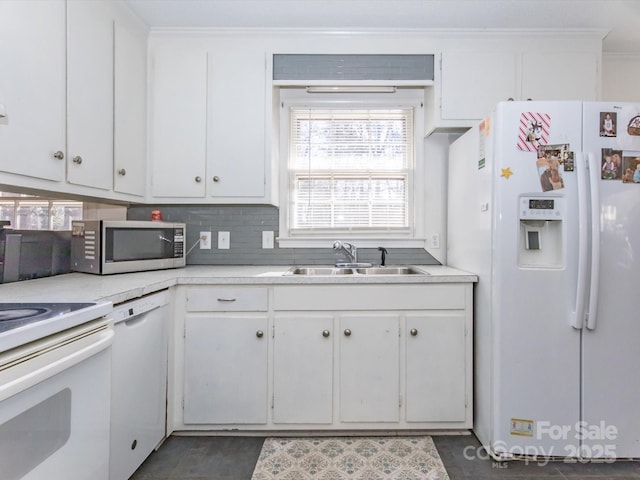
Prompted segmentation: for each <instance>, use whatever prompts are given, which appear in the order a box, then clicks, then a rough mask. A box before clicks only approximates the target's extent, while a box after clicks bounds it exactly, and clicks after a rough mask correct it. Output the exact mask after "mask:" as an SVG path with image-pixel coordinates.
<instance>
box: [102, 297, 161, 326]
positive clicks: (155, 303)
mask: <svg viewBox="0 0 640 480" xmlns="http://www.w3.org/2000/svg"><path fill="white" fill-rule="evenodd" d="M168 303H169V292H168V291H167V290H163V291H161V292H157V293H152V294H150V295H146V296H144V297H141V298H138V299H135V300H130V301H128V302H124V303H121V304H119V305H115V306H114V307H113V312H112V314H111V317H112V318H113V323H114V324H116V323H120V322H125V321H127V320H129V319H131V318H133V317H137V316H139V315H142V314H143V313H146V312H150V311H151V310H154V309H156V308H158V307H162V306H164V305H166V304H168Z"/></svg>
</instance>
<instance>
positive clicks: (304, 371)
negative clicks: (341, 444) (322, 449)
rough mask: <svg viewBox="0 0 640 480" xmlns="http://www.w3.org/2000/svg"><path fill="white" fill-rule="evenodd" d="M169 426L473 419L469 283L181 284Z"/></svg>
mask: <svg viewBox="0 0 640 480" xmlns="http://www.w3.org/2000/svg"><path fill="white" fill-rule="evenodd" d="M185 307H186V311H187V313H186V316H185V320H184V323H185V324H184V345H183V348H184V358H183V361H184V368H183V370H184V372H183V374H184V381H183V382H182V385H183V388H184V391H183V392H178V393H179V394H180V393H182V398H181V399H180V397H177V402H179V401H180V400H182V401H183V405H184V407H183V422H182V425H177V428H176V430H181V429H184V430H246V431H252V430H254V431H258V430H262V431H265V430H279V431H281V430H285V431H286V430H336V431H337V430H342V431H349V430H410V429H414V430H415V429H468V428H471V426H472V401H471V400H472V371H473V370H472V336H473V333H472V311H473V306H472V284H471V283H468V284H465V283H450V284H436V283H431V284H424V285H422V284H412V285H408V284H407V285H403V284H395V285H383V284H375V285H344V284H342V285H330V284H329V285H328V284H324V285H309V284H304V285H299V286H295V285H270V286H259V287H258V286H244V285H237V286H233V287H218V286H209V287H206V286H191V287H186V295H185Z"/></svg>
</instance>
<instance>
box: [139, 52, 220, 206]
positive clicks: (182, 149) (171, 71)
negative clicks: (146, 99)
mask: <svg viewBox="0 0 640 480" xmlns="http://www.w3.org/2000/svg"><path fill="white" fill-rule="evenodd" d="M151 62H152V71H153V74H152V78H153V84H152V95H151V103H152V104H151V122H152V125H151V145H150V148H151V152H150V159H151V160H150V161H151V165H152V166H153V167H152V168H153V170H152V172H153V173H152V178H151V193H152V195H153V196H154V197H176V198H198V197H200V198H204V196H205V185H206V182H205V180H206V170H205V163H206V153H207V128H206V127H207V54H206V52H205V51H202V50H199V49H198V48H197V47H194V46H193V45H191V44H189V45H182V44H181V43H179V42H175V43H171V44H162V45H158V46H156V47H155V48H154V51H153V52H152V57H151Z"/></svg>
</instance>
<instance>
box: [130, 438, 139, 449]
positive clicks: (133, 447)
mask: <svg viewBox="0 0 640 480" xmlns="http://www.w3.org/2000/svg"><path fill="white" fill-rule="evenodd" d="M137 446H138V440H136V439H133V442H131V450H135V449H136V447H137Z"/></svg>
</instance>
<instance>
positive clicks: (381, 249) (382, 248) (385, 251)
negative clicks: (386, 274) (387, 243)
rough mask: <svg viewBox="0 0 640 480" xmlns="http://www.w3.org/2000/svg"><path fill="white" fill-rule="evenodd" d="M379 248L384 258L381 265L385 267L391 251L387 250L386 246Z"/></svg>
mask: <svg viewBox="0 0 640 480" xmlns="http://www.w3.org/2000/svg"><path fill="white" fill-rule="evenodd" d="M378 250H379V251H380V253H381V254H382V255H381V257H382V258H381V259H380V266H381V267H384V266H385V263H386V261H387V254H388V253H389V252H387V249H386V248H384V247H378Z"/></svg>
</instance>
